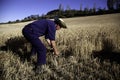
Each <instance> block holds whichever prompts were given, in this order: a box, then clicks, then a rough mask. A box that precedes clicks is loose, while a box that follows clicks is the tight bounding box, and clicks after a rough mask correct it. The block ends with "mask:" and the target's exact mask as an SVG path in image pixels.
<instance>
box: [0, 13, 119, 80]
mask: <svg viewBox="0 0 120 80" xmlns="http://www.w3.org/2000/svg"><path fill="white" fill-rule="evenodd" d="M119 19H120V14H119V13H118V14H107V15H99V16H89V17H76V18H67V19H64V20H65V22H66V24H67V26H68V29H61V30H59V31H57V33H56V44H57V48H58V50H59V52H60V56H59V57H57V58H56V57H54V55H52V53H51V52H50V51H48V52H47V64H46V66H45V69H46V72H44V73H42V74H35V72H34V71H33V67H34V62H35V61H36V55H35V56H33V58H32V60H31V61H28V60H27V55H28V54H29V52H30V49H31V45H30V43H29V42H28V41H27V40H26V39H25V38H24V37H23V35H22V33H21V30H22V28H23V26H24V25H26V24H28V23H30V22H24V23H15V24H1V25H0V73H1V74H0V79H1V80H120V36H119V35H120V22H119ZM41 40H42V41H43V43H44V44H45V45H46V47H47V48H49V47H48V45H47V44H46V42H45V40H44V38H43V37H42V38H41Z"/></svg>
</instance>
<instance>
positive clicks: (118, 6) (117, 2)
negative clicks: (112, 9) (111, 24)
mask: <svg viewBox="0 0 120 80" xmlns="http://www.w3.org/2000/svg"><path fill="white" fill-rule="evenodd" d="M116 8H117V9H120V0H116Z"/></svg>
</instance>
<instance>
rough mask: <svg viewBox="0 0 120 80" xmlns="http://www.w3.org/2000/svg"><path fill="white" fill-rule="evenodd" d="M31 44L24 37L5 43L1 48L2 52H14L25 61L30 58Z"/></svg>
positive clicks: (11, 39)
mask: <svg viewBox="0 0 120 80" xmlns="http://www.w3.org/2000/svg"><path fill="white" fill-rule="evenodd" d="M29 49H30V44H29V43H28V42H27V40H26V39H25V38H24V37H14V38H10V39H8V40H7V41H6V42H5V46H0V50H2V51H12V52H13V54H17V55H18V56H19V57H20V59H21V61H25V60H26V59H28V58H29Z"/></svg>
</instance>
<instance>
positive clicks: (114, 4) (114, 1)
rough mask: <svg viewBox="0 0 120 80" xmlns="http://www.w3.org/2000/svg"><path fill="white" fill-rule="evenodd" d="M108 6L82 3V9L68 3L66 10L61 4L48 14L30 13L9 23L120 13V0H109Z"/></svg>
mask: <svg viewBox="0 0 120 80" xmlns="http://www.w3.org/2000/svg"><path fill="white" fill-rule="evenodd" d="M106 5H107V8H108V9H106V8H100V7H99V8H96V4H95V3H94V4H93V8H89V7H86V8H84V9H83V8H82V4H80V9H79V10H75V9H71V8H70V6H69V5H68V6H67V7H66V9H65V10H64V7H63V6H62V4H60V5H59V7H58V9H55V10H52V11H49V12H48V13H47V14H42V15H41V16H40V15H38V14H37V15H30V16H28V17H25V18H24V19H22V20H19V19H18V20H16V21H9V22H8V23H18V22H26V21H32V20H39V19H46V18H48V19H50V18H54V17H55V16H57V17H61V18H70V17H78V16H91V15H102V14H110V13H119V12H120V0H107V4H106Z"/></svg>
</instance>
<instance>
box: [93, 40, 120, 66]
mask: <svg viewBox="0 0 120 80" xmlns="http://www.w3.org/2000/svg"><path fill="white" fill-rule="evenodd" d="M102 43H103V45H102V50H101V51H93V53H92V56H93V57H94V58H96V57H98V58H99V59H100V62H103V61H105V60H109V61H110V62H111V63H113V62H116V63H118V64H120V51H115V47H114V45H113V43H112V40H110V39H103V40H102Z"/></svg>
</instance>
